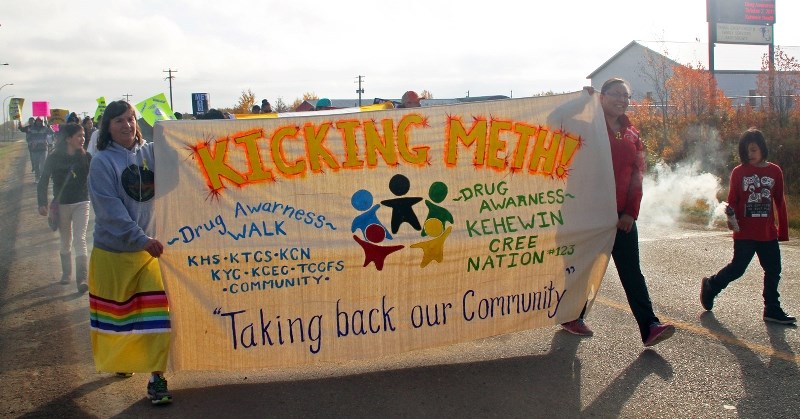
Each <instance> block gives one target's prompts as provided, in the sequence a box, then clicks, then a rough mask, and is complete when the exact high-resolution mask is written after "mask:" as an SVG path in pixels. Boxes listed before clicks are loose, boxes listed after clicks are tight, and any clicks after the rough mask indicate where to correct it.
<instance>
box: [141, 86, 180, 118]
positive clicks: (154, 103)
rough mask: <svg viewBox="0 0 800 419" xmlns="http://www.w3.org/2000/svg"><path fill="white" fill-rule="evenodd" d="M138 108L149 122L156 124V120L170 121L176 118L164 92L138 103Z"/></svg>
mask: <svg viewBox="0 0 800 419" xmlns="http://www.w3.org/2000/svg"><path fill="white" fill-rule="evenodd" d="M136 110H138V111H139V114H140V115H141V116H142V118H143V119H144V120H145V121H147V123H148V124H150V125H151V126H152V125H155V123H156V121H168V120H172V119H176V118H175V114H174V113H173V112H172V108H170V106H169V103H167V98H166V96H164V94H163V93H159V94H157V95H155V96H153V97H151V98H149V99H145V100H143V101H141V102H139V103H137V104H136Z"/></svg>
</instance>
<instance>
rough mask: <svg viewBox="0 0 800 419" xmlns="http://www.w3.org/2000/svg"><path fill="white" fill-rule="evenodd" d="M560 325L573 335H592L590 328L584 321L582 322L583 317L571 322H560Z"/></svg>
mask: <svg viewBox="0 0 800 419" xmlns="http://www.w3.org/2000/svg"><path fill="white" fill-rule="evenodd" d="M561 327H563V328H564V330H566V331H567V332H570V333H572V334H573V335H578V336H592V335H594V332H592V329H589V326H587V325H586V322H584V321H583V319H577V320H573V321H571V322H566V323H561Z"/></svg>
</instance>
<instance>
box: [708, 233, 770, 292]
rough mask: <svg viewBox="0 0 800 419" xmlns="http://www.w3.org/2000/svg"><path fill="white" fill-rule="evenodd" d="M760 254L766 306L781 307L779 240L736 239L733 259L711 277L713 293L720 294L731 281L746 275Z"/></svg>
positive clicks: (709, 282) (759, 259)
mask: <svg viewBox="0 0 800 419" xmlns="http://www.w3.org/2000/svg"><path fill="white" fill-rule="evenodd" d="M753 255H758V263H760V264H761V267H762V268H764V292H763V294H762V295H763V297H764V307H766V308H778V307H780V300H779V299H780V294H778V283H779V282H780V280H781V249H780V247H779V246H778V241H777V240H771V241H757V240H734V241H733V260H732V261H731V263H729V264H728V265H727V266H725V267H724V268H722V269H720V271H719V272H717V274H716V275H714V276H712V277H711V278H709V281H708V284H709V285H710V286H711V292H712V294H713V295H717V294H719V292H720V291H722V290H724V289H725V287H727V286H728V284H730V283H731V282H733V281H735V280H736V279H738V278H740V277H741V276H742V275H744V271H745V270H746V269H747V265H749V264H750V261H751V260H753Z"/></svg>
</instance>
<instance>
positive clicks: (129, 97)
mask: <svg viewBox="0 0 800 419" xmlns="http://www.w3.org/2000/svg"><path fill="white" fill-rule="evenodd" d="M131 96H133V95H131V94H127V93H126V94H124V95H122V97H124V98H125V101H126V102H128V103H131Z"/></svg>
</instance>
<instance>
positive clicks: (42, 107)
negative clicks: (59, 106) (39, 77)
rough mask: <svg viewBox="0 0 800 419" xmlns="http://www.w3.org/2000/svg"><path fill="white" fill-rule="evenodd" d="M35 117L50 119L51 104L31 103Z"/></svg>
mask: <svg viewBox="0 0 800 419" xmlns="http://www.w3.org/2000/svg"><path fill="white" fill-rule="evenodd" d="M31 105H32V106H33V116H44V117H50V102H31Z"/></svg>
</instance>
